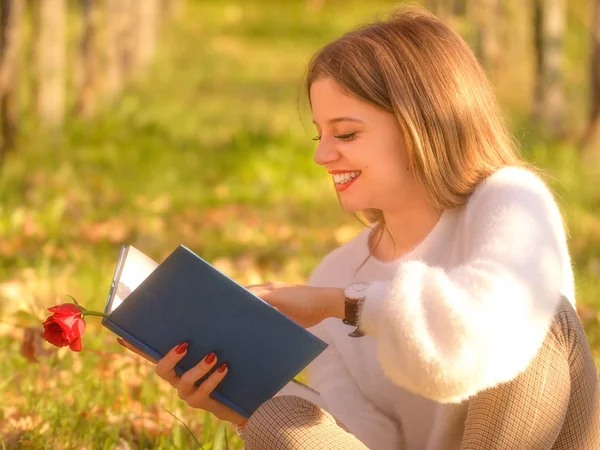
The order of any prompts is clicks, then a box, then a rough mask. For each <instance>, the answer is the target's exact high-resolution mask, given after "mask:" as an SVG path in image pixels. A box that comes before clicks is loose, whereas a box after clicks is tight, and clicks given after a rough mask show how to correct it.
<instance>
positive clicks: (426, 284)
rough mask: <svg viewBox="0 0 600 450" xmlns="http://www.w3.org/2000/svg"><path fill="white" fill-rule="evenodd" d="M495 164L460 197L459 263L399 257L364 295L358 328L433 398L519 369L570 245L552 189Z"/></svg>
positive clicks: (406, 379)
mask: <svg viewBox="0 0 600 450" xmlns="http://www.w3.org/2000/svg"><path fill="white" fill-rule="evenodd" d="M501 172H502V173H501V174H500V175H494V176H492V177H490V178H489V179H488V180H486V181H485V182H484V183H483V184H482V185H481V186H480V187H478V188H477V190H476V191H475V193H474V194H473V195H472V197H471V199H470V201H469V203H468V204H467V205H466V206H465V211H464V214H465V217H464V223H463V226H464V229H463V236H465V237H466V238H465V240H464V242H463V244H462V245H463V247H462V254H463V255H464V257H463V258H462V261H463V262H462V264H460V265H458V266H456V267H453V268H452V269H449V270H444V269H442V268H439V267H432V266H429V265H427V264H425V263H424V262H422V261H418V260H413V261H406V262H404V263H401V264H400V266H399V268H398V270H397V272H396V273H395V276H394V278H393V280H392V281H391V282H389V283H388V282H375V283H372V285H371V287H370V288H369V290H368V292H367V297H366V299H365V302H364V303H363V308H362V311H361V319H360V322H361V327H362V328H363V329H364V330H365V331H366V333H367V334H369V335H371V336H373V337H374V338H375V339H376V341H377V357H378V360H379V362H380V364H381V366H382V368H383V370H384V372H385V374H386V375H387V376H388V377H389V378H390V379H391V380H392V381H394V382H395V383H397V384H398V385H400V386H402V387H405V388H406V389H408V390H410V391H412V392H415V393H417V394H420V395H423V396H425V397H428V398H431V399H434V400H436V401H439V402H444V403H446V402H458V401H462V400H464V399H466V398H469V397H471V396H473V395H474V394H476V393H477V392H479V391H481V390H483V389H486V388H488V387H491V386H494V385H496V384H498V383H501V382H505V381H508V380H510V379H512V378H514V377H515V376H516V375H518V374H519V373H520V372H522V371H523V370H524V369H525V368H526V367H527V365H528V363H529V362H530V361H531V359H532V358H533V357H534V356H535V354H536V352H537V350H538V349H539V347H540V346H541V344H542V342H543V340H544V337H545V335H546V332H547V330H548V327H549V324H550V322H551V320H552V317H553V315H554V310H555V307H556V305H557V304H558V301H559V299H560V295H561V286H562V283H563V279H564V275H565V274H564V271H565V267H566V266H568V265H566V264H565V259H568V251H567V249H566V237H565V233H564V229H563V223H562V218H561V215H560V212H559V210H558V207H557V205H556V203H555V201H554V198H553V196H552V194H551V193H550V191H549V190H548V189H547V188H546V186H545V185H544V183H543V182H542V181H541V180H540V179H539V178H537V177H536V176H535V175H533V174H532V173H530V172H528V171H525V170H524V169H512V168H511V169H506V170H504V169H503V170H502V171H501ZM571 301H574V300H573V299H571Z"/></svg>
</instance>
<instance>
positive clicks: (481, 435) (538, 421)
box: [244, 298, 600, 450]
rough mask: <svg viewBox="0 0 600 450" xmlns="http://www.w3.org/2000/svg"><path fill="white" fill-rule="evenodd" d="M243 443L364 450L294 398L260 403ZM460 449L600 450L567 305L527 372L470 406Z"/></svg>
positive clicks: (596, 385) (597, 401)
mask: <svg viewBox="0 0 600 450" xmlns="http://www.w3.org/2000/svg"><path fill="white" fill-rule="evenodd" d="M244 440H245V443H246V449H247V450H266V449H276V450H285V449H298V450H324V449H335V450H365V449H367V447H366V446H365V445H364V444H363V443H362V442H361V441H359V440H358V439H357V438H356V437H354V436H353V435H352V434H351V433H350V432H349V431H348V430H347V429H346V428H345V427H344V426H343V424H341V423H340V422H338V421H337V420H336V419H335V418H334V417H332V416H331V415H330V414H329V413H327V412H326V411H324V410H322V409H321V408H319V407H318V406H317V405H315V404H313V403H311V402H309V401H307V400H305V399H302V398H300V397H296V396H281V397H274V398H272V399H270V400H268V401H267V402H265V403H264V404H263V405H262V406H261V407H260V408H259V409H258V410H257V411H256V412H255V413H254V414H253V415H252V417H251V418H250V420H249V421H248V424H247V425H246V427H245V430H244ZM461 449H462V450H500V449H502V450H505V449H510V450H545V449H550V450H592V449H600V381H599V379H598V371H597V369H596V366H595V364H594V360H593V357H592V353H591V350H590V346H589V343H588V341H587V338H586V335H585V332H584V330H583V327H582V325H581V322H580V320H579V317H578V316H577V313H576V312H575V310H574V309H573V307H572V306H571V304H570V303H569V302H568V301H567V300H566V299H564V298H563V299H562V301H561V303H560V304H559V306H558V308H557V311H556V314H555V316H554V320H553V321H552V324H551V326H550V329H549V331H548V333H547V335H546V339H545V340H544V343H543V345H542V347H541V348H540V350H539V351H538V353H537V355H536V356H535V358H534V359H533V360H532V361H531V363H530V364H529V366H528V367H527V369H526V370H525V371H524V372H523V373H521V374H520V375H518V376H517V377H515V378H514V379H513V380H511V381H509V382H507V383H503V384H500V385H498V386H494V387H493V388H490V389H488V390H485V391H482V392H480V393H479V394H477V395H476V396H474V397H473V398H471V399H470V400H469V406H468V412H467V417H466V421H465V424H464V434H463V439H462V444H461ZM399 450H401V449H399Z"/></svg>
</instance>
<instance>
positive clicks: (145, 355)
mask: <svg viewBox="0 0 600 450" xmlns="http://www.w3.org/2000/svg"><path fill="white" fill-rule="evenodd" d="M117 342H118V343H119V344H121V345H122V346H123V347H125V348H126V349H128V350H129V351H132V352H133V353H135V354H136V355H139V356H141V357H142V358H144V359H146V360H148V361H150V362H151V363H154V364H156V363H157V361H156V360H155V359H154V358H151V357H150V356H148V355H147V354H145V353H144V352H143V351H141V350H139V349H137V348H136V347H134V346H133V345H131V344H130V343H129V342H127V341H125V340H123V339H121V338H117Z"/></svg>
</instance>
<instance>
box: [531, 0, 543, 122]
mask: <svg viewBox="0 0 600 450" xmlns="http://www.w3.org/2000/svg"><path fill="white" fill-rule="evenodd" d="M542 2H543V0H533V50H534V64H535V66H534V67H535V75H534V86H533V107H532V119H533V121H534V122H536V123H539V122H541V120H542V111H543V110H544V83H543V79H544V24H543V5H542Z"/></svg>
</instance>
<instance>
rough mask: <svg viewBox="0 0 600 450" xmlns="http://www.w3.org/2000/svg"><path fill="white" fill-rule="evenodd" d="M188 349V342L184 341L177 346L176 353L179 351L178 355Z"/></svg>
mask: <svg viewBox="0 0 600 450" xmlns="http://www.w3.org/2000/svg"><path fill="white" fill-rule="evenodd" d="M187 349H188V343H187V342H182V343H181V344H179V345H178V346H177V347H175V353H177V354H178V355H181V354H182V353H183V352H185V351H186V350H187Z"/></svg>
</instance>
